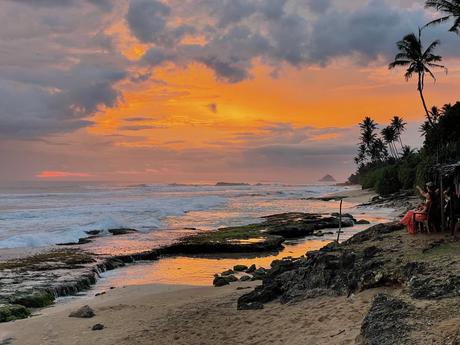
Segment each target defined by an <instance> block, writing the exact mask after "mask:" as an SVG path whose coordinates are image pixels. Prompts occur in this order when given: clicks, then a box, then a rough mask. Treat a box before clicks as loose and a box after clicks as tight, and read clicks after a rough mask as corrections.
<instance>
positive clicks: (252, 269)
mask: <svg viewBox="0 0 460 345" xmlns="http://www.w3.org/2000/svg"><path fill="white" fill-rule="evenodd" d="M256 269H257V267H256V265H254V264H252V265H251V266H249V268H248V269H247V270H246V271H245V272H246V273H252V272H254V271H255V270H256Z"/></svg>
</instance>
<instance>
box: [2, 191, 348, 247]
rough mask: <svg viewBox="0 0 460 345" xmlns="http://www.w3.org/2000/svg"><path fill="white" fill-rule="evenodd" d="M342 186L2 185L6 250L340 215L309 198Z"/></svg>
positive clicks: (170, 235) (167, 235)
mask: <svg viewBox="0 0 460 345" xmlns="http://www.w3.org/2000/svg"><path fill="white" fill-rule="evenodd" d="M343 188H344V187H338V186H331V185H296V186H293V185H283V184H264V185H238V186H214V185H164V184H107V183H68V182H59V183H45V182H41V183H34V184H31V183H24V184H21V185H16V186H10V187H1V188H0V248H19V247H43V246H49V245H53V244H57V243H67V242H77V241H78V240H79V239H80V238H83V237H87V236H88V234H87V232H88V231H93V230H100V231H102V234H103V235H106V236H107V237H109V236H111V235H110V233H109V232H108V230H110V229H119V228H129V229H136V230H138V231H139V232H141V233H145V234H153V235H152V236H153V238H158V239H161V238H163V239H164V238H174V237H179V236H181V235H183V234H184V233H187V231H191V230H190V229H194V230H195V229H196V230H197V231H199V230H210V229H216V228H219V227H223V226H230V225H244V224H249V223H254V222H259V221H261V219H260V217H262V216H265V215H269V214H275V213H280V212H290V211H300V212H330V211H331V210H332V211H337V209H336V208H337V205H336V204H334V203H332V204H331V203H327V202H319V201H318V202H313V201H311V200H307V199H308V198H312V197H319V196H322V195H325V194H328V193H335V192H339V191H340V190H342V189H343ZM155 236H156V237H155ZM160 242H161V241H160ZM98 243H102V242H101V241H99V242H98ZM160 244H161V243H160Z"/></svg>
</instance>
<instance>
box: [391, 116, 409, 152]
mask: <svg viewBox="0 0 460 345" xmlns="http://www.w3.org/2000/svg"><path fill="white" fill-rule="evenodd" d="M406 125H407V123H406V122H404V120H403V118H402V117H399V116H394V117H393V119H392V120H391V127H393V129H394V130H395V134H396V138H395V140H399V143H400V144H401V149H403V148H404V145H403V143H402V139H401V135H402V133H403V132H404V131H405V130H406Z"/></svg>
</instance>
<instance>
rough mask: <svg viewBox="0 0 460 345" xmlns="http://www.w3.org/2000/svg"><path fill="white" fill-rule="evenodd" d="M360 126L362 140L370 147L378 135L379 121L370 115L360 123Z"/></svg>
mask: <svg viewBox="0 0 460 345" xmlns="http://www.w3.org/2000/svg"><path fill="white" fill-rule="evenodd" d="M359 127H360V128H361V141H362V143H363V144H364V145H366V147H367V148H368V149H369V148H370V146H371V144H372V142H373V141H374V140H375V139H376V137H377V134H375V130H376V128H377V123H375V121H374V120H372V119H371V118H370V117H369V116H366V117H365V118H364V120H363V121H362V122H361V123H360V124H359Z"/></svg>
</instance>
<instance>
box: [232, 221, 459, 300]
mask: <svg viewBox="0 0 460 345" xmlns="http://www.w3.org/2000/svg"><path fill="white" fill-rule="evenodd" d="M401 230H402V226H401V225H400V224H398V223H389V224H379V225H376V226H374V227H371V228H369V229H368V230H365V231H363V232H361V233H358V234H357V235H355V236H353V237H352V238H350V239H349V240H347V241H345V242H344V243H342V244H337V243H331V244H329V245H328V246H326V247H324V248H322V249H321V250H319V251H314V252H309V253H307V254H306V257H303V258H299V259H288V260H283V261H281V262H273V264H272V267H271V269H270V270H268V271H267V272H266V276H265V277H264V278H263V284H262V285H261V286H258V287H256V288H255V289H254V290H253V291H252V292H250V293H248V294H246V295H243V296H241V297H240V298H239V300H238V308H239V309H247V308H249V305H251V304H253V303H254V302H260V303H266V302H269V301H272V300H274V299H280V301H281V302H289V301H295V300H297V299H303V298H311V297H315V296H318V295H346V296H347V295H350V294H351V293H354V292H359V291H362V290H367V289H371V288H376V287H382V286H392V287H403V288H405V289H407V290H408V292H409V294H410V295H411V296H412V297H414V298H423V299H433V298H447V297H452V296H459V295H460V289H459V288H458V286H460V285H459V283H460V269H457V270H454V269H453V267H454V266H452V265H457V263H458V261H455V260H454V259H453V258H452V257H451V254H450V251H452V252H456V253H457V255H459V254H460V244H459V243H446V244H445V246H446V247H442V246H440V247H437V249H436V250H437V252H436V251H434V250H433V251H431V254H429V255H428V254H427V253H424V252H423V251H422V248H416V247H413V246H412V245H410V244H408V243H405V242H404V240H408V241H416V240H417V239H416V238H412V237H408V235H407V234H406V233H405V232H404V231H401ZM449 246H450V247H449ZM444 251H447V252H444ZM414 258H418V259H419V260H420V261H419V262H417V261H414ZM446 260H451V261H450V262H451V264H450V267H446V265H445V262H446Z"/></svg>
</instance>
